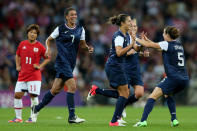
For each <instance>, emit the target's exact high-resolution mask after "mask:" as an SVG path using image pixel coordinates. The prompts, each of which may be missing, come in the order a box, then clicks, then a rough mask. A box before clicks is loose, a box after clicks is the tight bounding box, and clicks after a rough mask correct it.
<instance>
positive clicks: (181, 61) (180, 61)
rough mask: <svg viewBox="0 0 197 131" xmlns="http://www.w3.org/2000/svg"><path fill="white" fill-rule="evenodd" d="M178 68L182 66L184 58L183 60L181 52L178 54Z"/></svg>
mask: <svg viewBox="0 0 197 131" xmlns="http://www.w3.org/2000/svg"><path fill="white" fill-rule="evenodd" d="M178 59H179V62H178V66H184V58H183V52H178Z"/></svg>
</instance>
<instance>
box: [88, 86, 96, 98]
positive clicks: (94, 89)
mask: <svg viewBox="0 0 197 131" xmlns="http://www.w3.org/2000/svg"><path fill="white" fill-rule="evenodd" d="M97 88H98V87H97V86H96V85H92V88H91V89H90V91H89V93H88V96H87V101H88V100H90V98H91V97H92V96H95V95H96V89H97Z"/></svg>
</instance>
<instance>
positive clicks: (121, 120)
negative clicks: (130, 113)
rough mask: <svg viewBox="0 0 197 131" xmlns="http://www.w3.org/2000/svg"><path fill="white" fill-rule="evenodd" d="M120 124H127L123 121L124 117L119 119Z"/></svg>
mask: <svg viewBox="0 0 197 131" xmlns="http://www.w3.org/2000/svg"><path fill="white" fill-rule="evenodd" d="M118 122H119V123H121V124H125V123H127V122H126V121H124V120H123V119H122V117H121V118H120V119H118Z"/></svg>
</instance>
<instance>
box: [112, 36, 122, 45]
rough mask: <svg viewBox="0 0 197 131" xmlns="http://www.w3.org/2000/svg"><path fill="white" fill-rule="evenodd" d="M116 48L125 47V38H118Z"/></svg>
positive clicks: (115, 41)
mask: <svg viewBox="0 0 197 131" xmlns="http://www.w3.org/2000/svg"><path fill="white" fill-rule="evenodd" d="M114 43H115V46H121V47H123V43H124V38H123V37H122V36H117V37H116V38H115V40H114Z"/></svg>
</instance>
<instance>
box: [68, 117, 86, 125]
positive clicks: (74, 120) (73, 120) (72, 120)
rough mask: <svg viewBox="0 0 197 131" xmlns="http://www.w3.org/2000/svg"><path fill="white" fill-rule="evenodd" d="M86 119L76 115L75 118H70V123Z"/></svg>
mask: <svg viewBox="0 0 197 131" xmlns="http://www.w3.org/2000/svg"><path fill="white" fill-rule="evenodd" d="M84 121H85V119H81V118H79V117H78V116H74V117H73V118H68V123H70V124H71V123H82V122H84Z"/></svg>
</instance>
